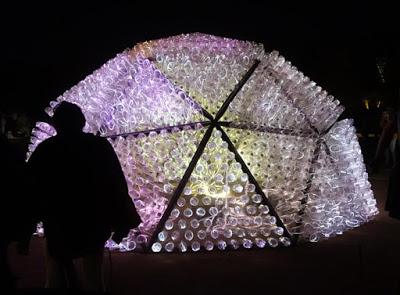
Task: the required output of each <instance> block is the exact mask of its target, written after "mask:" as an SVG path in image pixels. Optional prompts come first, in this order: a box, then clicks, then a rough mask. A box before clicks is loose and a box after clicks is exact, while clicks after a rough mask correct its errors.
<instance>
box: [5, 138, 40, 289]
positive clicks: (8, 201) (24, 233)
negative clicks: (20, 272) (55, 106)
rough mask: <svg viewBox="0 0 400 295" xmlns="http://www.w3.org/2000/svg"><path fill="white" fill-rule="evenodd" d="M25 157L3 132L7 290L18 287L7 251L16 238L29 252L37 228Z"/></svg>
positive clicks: (19, 247) (22, 247)
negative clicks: (32, 236) (27, 179)
mask: <svg viewBox="0 0 400 295" xmlns="http://www.w3.org/2000/svg"><path fill="white" fill-rule="evenodd" d="M24 168H25V162H24V158H23V157H22V155H21V154H20V153H18V150H17V149H16V148H15V146H12V145H11V144H10V143H9V142H8V141H7V139H6V137H5V135H4V134H1V135H0V172H1V173H0V183H1V206H0V224H2V225H3V228H2V233H1V235H0V273H1V274H2V275H1V276H0V277H1V278H0V279H1V280H2V282H1V284H0V286H1V288H2V289H3V290H4V289H5V290H12V289H15V287H16V279H15V277H14V275H13V274H12V272H11V269H10V266H9V263H8V257H7V251H8V247H9V245H10V244H11V243H12V242H17V249H18V252H19V253H20V254H27V253H28V251H29V241H30V236H31V235H32V233H33V231H34V229H35V222H34V217H33V215H32V214H31V212H30V208H31V204H30V201H31V200H30V198H29V197H27V196H28V195H27V193H26V191H25V189H26V187H27V185H26V184H27V182H26V174H25V169H24Z"/></svg>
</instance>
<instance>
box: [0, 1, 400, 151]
mask: <svg viewBox="0 0 400 295" xmlns="http://www.w3.org/2000/svg"><path fill="white" fill-rule="evenodd" d="M393 5H394V4H393ZM393 5H388V4H385V3H383V2H376V3H375V4H368V3H366V2H350V3H347V4H343V5H341V4H340V3H338V2H334V3H333V4H323V5H322V4H321V6H316V5H311V4H307V3H304V2H301V3H299V4H296V5H294V4H290V5H289V4H287V5H279V4H276V3H275V2H270V1H264V2H262V4H261V2H260V3H259V1H254V2H248V1H246V2H243V4H242V5H241V4H239V2H238V3H233V2H218V4H217V2H216V1H214V2H204V1H202V2H191V3H189V2H188V1H186V2H180V3H176V2H161V3H158V2H154V3H150V2H135V1H130V2H129V4H111V3H107V4H99V3H96V4H92V5H90V4H79V5H76V4H75V5H73V4H68V5H63V4H61V3H59V2H57V3H56V4H42V3H39V2H34V3H31V4H22V3H19V2H15V4H11V5H8V7H4V9H2V11H1V20H0V21H1V36H2V46H1V50H2V59H1V68H2V70H3V71H2V72H3V76H2V81H3V83H4V84H3V85H4V86H3V87H2V89H3V91H2V93H1V100H0V101H1V103H0V110H1V116H2V129H1V132H2V134H7V132H8V131H10V130H6V129H7V128H9V127H6V126H5V125H6V122H8V121H11V123H8V124H7V125H8V126H14V127H15V125H16V123H15V122H14V121H15V120H14V119H12V117H18V118H19V117H24V118H26V119H19V121H21V120H22V121H24V120H25V121H26V122H25V121H24V122H22V123H21V122H20V123H19V124H20V125H21V124H22V125H25V126H27V127H26V129H30V128H31V127H32V126H31V125H32V124H33V122H35V121H37V120H41V119H43V118H44V117H45V113H44V112H43V110H44V108H45V107H46V106H47V105H48V103H49V102H50V101H51V100H54V99H55V98H56V97H57V96H59V95H61V94H62V93H63V92H64V91H66V90H67V89H69V88H70V87H72V86H73V85H75V84H77V83H78V82H79V81H80V80H82V79H83V78H84V77H86V76H87V75H89V74H91V73H92V72H93V71H94V70H95V69H97V68H99V67H100V66H101V65H102V64H104V63H105V62H106V61H108V60H109V59H111V58H113V57H114V56H115V55H116V54H118V53H119V52H121V51H123V50H124V49H126V48H131V47H133V46H134V45H135V44H136V43H138V42H142V41H145V40H150V39H157V38H162V37H167V36H171V35H175V34H180V33H189V32H203V33H209V34H214V35H219V36H226V37H230V38H237V39H243V40H252V41H257V42H261V43H263V44H264V46H265V49H266V50H267V51H271V50H278V51H279V52H280V53H281V54H282V55H283V56H284V57H285V58H286V59H287V60H289V61H291V62H292V64H294V65H295V66H296V67H297V68H298V69H300V70H301V71H303V72H304V73H305V75H307V76H309V77H310V78H311V79H312V80H314V81H315V82H316V83H317V84H319V85H320V86H321V87H322V88H323V89H325V90H327V91H328V92H329V93H330V94H332V95H334V96H335V97H336V98H337V99H339V100H340V101H341V103H342V104H343V105H344V106H345V107H346V111H345V112H344V113H343V115H342V118H345V117H346V118H354V120H355V126H356V128H357V131H358V133H359V135H360V139H361V138H362V139H363V140H362V141H361V142H362V144H363V146H366V145H371V144H372V145H373V143H374V142H376V137H377V136H378V135H379V121H380V117H381V114H382V112H383V110H385V109H386V108H390V107H392V108H393V107H395V101H396V98H397V97H398V96H399V75H398V74H397V72H396V71H397V69H398V66H399V38H398V36H399V26H398V24H397V19H396V11H397V10H396V9H395V8H394V6H393ZM10 118H11V119H10ZM13 120H14V121H13ZM13 132H14V133H18V132H21V131H18V130H13ZM370 142H371V143H370ZM372 150H373V148H372Z"/></svg>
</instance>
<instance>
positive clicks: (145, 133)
mask: <svg viewBox="0 0 400 295" xmlns="http://www.w3.org/2000/svg"><path fill="white" fill-rule="evenodd" d="M197 124H201V125H202V126H208V125H210V122H209V121H201V122H193V123H187V124H179V125H174V126H167V127H159V128H155V129H146V130H140V131H134V132H127V133H120V134H115V135H106V136H104V137H105V138H116V137H127V136H130V135H131V136H137V135H139V134H144V135H148V134H149V133H150V132H157V133H158V132H160V131H162V130H167V131H168V132H171V131H172V130H173V129H174V128H179V129H181V128H184V127H186V126H189V127H195V126H196V125H197Z"/></svg>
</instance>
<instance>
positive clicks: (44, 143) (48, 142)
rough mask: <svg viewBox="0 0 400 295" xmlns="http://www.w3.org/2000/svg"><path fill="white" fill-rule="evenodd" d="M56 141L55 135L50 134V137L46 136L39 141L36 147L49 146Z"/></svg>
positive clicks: (45, 147) (43, 147)
mask: <svg viewBox="0 0 400 295" xmlns="http://www.w3.org/2000/svg"><path fill="white" fill-rule="evenodd" d="M57 142H58V138H57V136H52V137H49V138H46V139H45V140H43V141H42V142H41V143H39V145H38V146H37V149H47V148H51V147H52V146H54V145H55V144H57Z"/></svg>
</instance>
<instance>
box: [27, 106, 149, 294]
mask: <svg viewBox="0 0 400 295" xmlns="http://www.w3.org/2000/svg"><path fill="white" fill-rule="evenodd" d="M53 124H54V127H55V129H56V131H57V135H55V136H54V137H51V138H49V139H47V140H45V141H44V142H42V143H41V144H39V146H38V147H37V148H36V150H35V151H34V152H33V153H32V155H31V158H30V159H29V163H28V166H29V171H30V173H31V175H32V179H33V185H34V187H36V188H37V191H36V194H35V200H36V202H37V206H36V208H37V210H38V217H39V219H40V220H42V221H43V225H44V234H45V237H46V268H47V282H46V287H48V288H59V287H60V288H65V287H67V288H77V277H76V272H75V269H74V265H73V259H75V258H80V257H82V258H83V259H82V261H83V283H84V289H87V290H91V291H100V292H102V291H104V284H103V277H102V258H103V251H104V250H103V248H104V244H105V242H106V240H107V239H108V238H110V236H111V233H112V231H113V232H114V235H113V237H112V238H113V240H114V241H115V242H117V243H119V242H120V241H121V240H122V238H123V237H124V236H126V235H127V234H128V232H129V230H130V229H131V228H134V227H137V226H138V225H139V223H140V222H141V221H140V217H139V215H138V214H137V212H136V209H135V207H134V205H133V202H132V200H131V199H130V197H129V195H128V189H127V184H126V181H125V178H124V175H123V172H122V169H121V166H120V163H119V160H118V158H117V156H116V154H115V152H114V150H113V148H112V146H111V144H110V143H109V142H108V141H107V140H106V139H105V138H101V137H97V136H95V135H93V134H88V133H84V132H83V131H82V128H83V127H84V125H85V117H84V115H83V113H82V111H81V109H80V108H79V107H78V106H77V105H75V104H72V103H69V102H65V101H64V102H61V103H60V104H59V105H58V107H57V108H56V109H55V111H54V116H53Z"/></svg>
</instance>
